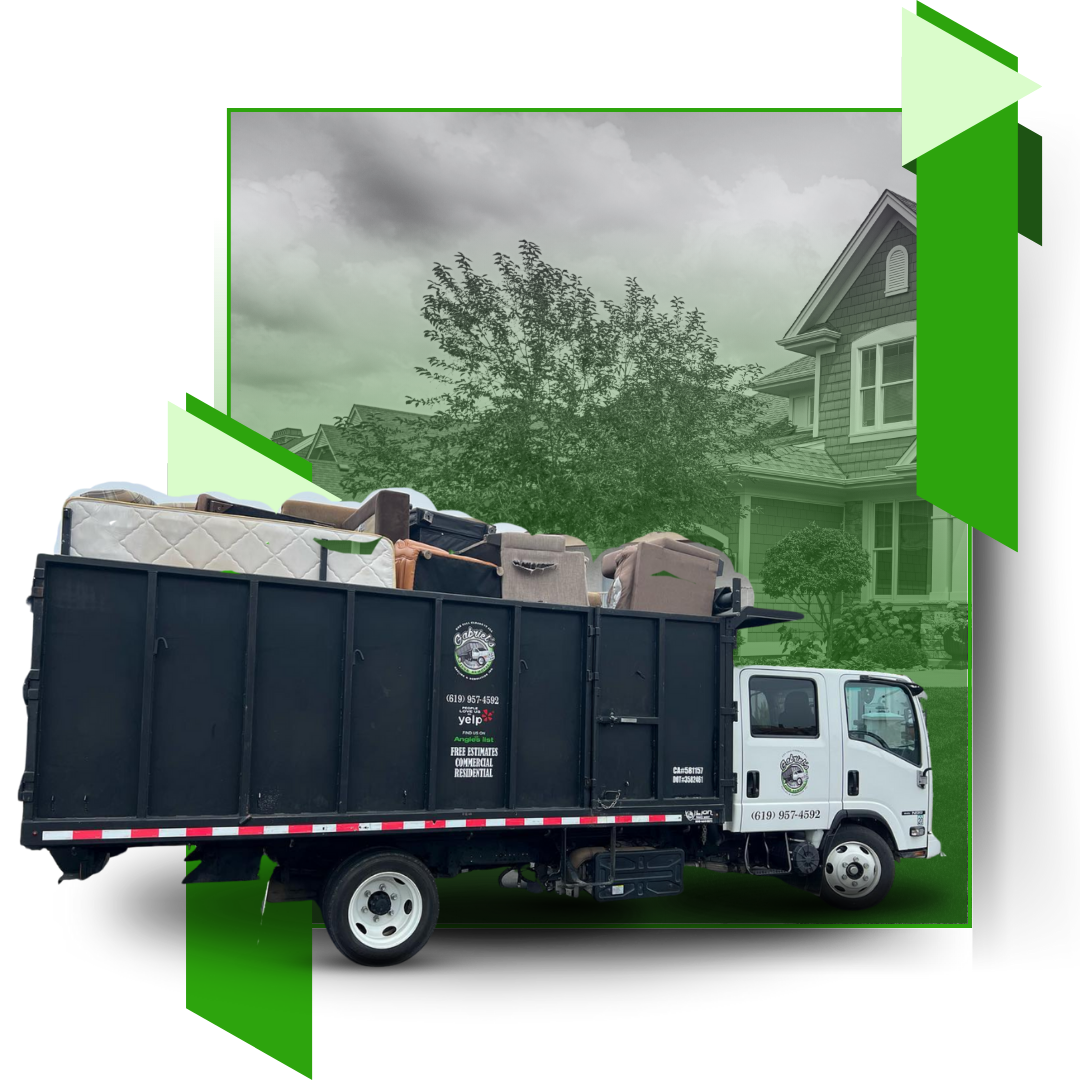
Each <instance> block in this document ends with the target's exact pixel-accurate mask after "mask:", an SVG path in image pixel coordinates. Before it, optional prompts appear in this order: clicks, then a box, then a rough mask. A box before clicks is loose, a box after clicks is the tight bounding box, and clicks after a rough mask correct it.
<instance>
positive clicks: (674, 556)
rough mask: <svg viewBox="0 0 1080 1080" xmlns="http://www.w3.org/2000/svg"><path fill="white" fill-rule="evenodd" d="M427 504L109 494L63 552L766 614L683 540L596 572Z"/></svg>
mask: <svg viewBox="0 0 1080 1080" xmlns="http://www.w3.org/2000/svg"><path fill="white" fill-rule="evenodd" d="M424 502H427V500H425V499H424V498H423V496H420V495H419V493H417V492H410V491H408V490H400V489H382V490H380V491H376V492H374V493H373V494H372V495H370V496H369V497H368V498H367V499H366V500H365V501H364V502H363V503H354V502H328V501H316V500H315V499H314V498H300V499H288V500H286V501H285V502H284V503H282V505H281V509H280V511H273V510H270V509H269V508H267V507H265V506H262V505H259V504H253V503H241V502H234V501H231V500H230V499H229V498H227V497H224V496H221V495H219V494H216V493H210V494H201V495H199V496H198V497H197V498H195V499H194V500H193V501H165V500H164V499H163V498H162V497H160V496H159V497H151V496H150V495H148V494H144V493H143V492H142V491H138V490H130V489H128V488H111V489H101V488H99V489H97V490H88V491H83V492H80V493H79V494H77V495H74V496H72V497H71V498H69V499H68V500H67V502H66V503H65V504H64V510H63V516H62V521H61V526H60V536H59V542H58V545H57V547H58V551H59V553H60V554H62V555H76V556H82V557H84V558H92V559H105V560H119V561H125V562H137V563H148V564H151V565H156V566H171V567H183V568H186V569H193V570H219V571H225V572H232V573H242V574H266V575H271V576H274V577H286V578H301V579H308V580H317V581H336V582H345V583H349V584H356V585H368V586H376V587H381V588H387V589H418V590H423V591H428V592H439V593H453V594H457V595H465V596H483V597H501V598H503V599H506V600H518V601H529V602H534V603H535V602H539V603H549V604H562V605H577V606H594V607H606V608H614V609H623V610H632V611H653V612H664V613H667V614H674V615H700V616H710V615H722V614H724V613H725V612H731V611H732V610H733V608H734V610H739V609H740V608H745V607H749V606H751V605H752V604H753V602H754V592H753V587H752V586H751V584H750V582H749V581H748V580H747V579H746V577H745V576H744V575H743V574H740V573H738V572H736V571H735V569H734V567H733V565H732V562H731V560H730V559H729V558H728V556H727V555H726V554H725V553H724V552H723V551H721V550H720V549H719V548H715V547H710V546H708V545H706V544H703V543H700V542H695V541H691V540H689V539H687V538H686V537H685V536H681V535H679V534H677V533H672V532H654V533H648V534H647V535H645V536H640V537H638V538H637V539H636V540H631V541H630V542H629V543H626V544H623V545H621V546H620V547H617V548H612V549H610V550H608V551H605V552H603V553H602V554H600V555H599V556H598V558H596V559H593V558H592V555H591V553H590V550H589V548H588V546H587V545H586V544H585V543H583V542H582V541H581V540H578V539H577V538H575V537H573V536H565V535H561V534H544V533H540V534H536V535H532V534H530V533H528V532H526V531H524V530H522V529H519V528H518V527H516V526H513V525H503V526H498V525H489V524H487V523H485V522H482V521H477V520H476V519H475V518H471V517H468V516H466V515H464V514H461V513H459V512H455V511H448V512H440V511H438V510H435V509H433V508H431V505H430V503H428V506H424V505H422V504H423V503H424Z"/></svg>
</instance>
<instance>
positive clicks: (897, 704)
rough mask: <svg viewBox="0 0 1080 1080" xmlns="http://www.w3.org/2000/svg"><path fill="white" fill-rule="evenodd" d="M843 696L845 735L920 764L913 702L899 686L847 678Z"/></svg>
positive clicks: (917, 731)
mask: <svg viewBox="0 0 1080 1080" xmlns="http://www.w3.org/2000/svg"><path fill="white" fill-rule="evenodd" d="M844 698H845V700H846V702H847V726H848V738H849V739H858V740H859V741H860V742H865V743H866V744H867V745H868V746H876V747H877V748H878V749H879V750H887V751H888V752H889V753H890V754H895V755H896V756H897V757H901V758H903V759H904V760H905V761H910V762H911V764H912V765H921V764H922V749H921V747H920V744H919V725H918V721H917V720H916V717H915V706H914V704H913V703H912V700H911V695H910V694H909V693H908V692H907V691H906V690H905V689H904V688H903V687H902V686H887V685H885V684H884V683H865V682H849V683H847V684H846V685H845V687H844Z"/></svg>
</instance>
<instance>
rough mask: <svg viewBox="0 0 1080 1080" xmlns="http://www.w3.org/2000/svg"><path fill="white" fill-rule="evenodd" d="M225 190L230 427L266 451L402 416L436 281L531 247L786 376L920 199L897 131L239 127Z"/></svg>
mask: <svg viewBox="0 0 1080 1080" xmlns="http://www.w3.org/2000/svg"><path fill="white" fill-rule="evenodd" d="M231 183H232V380H233V384H232V401H233V415H234V416H236V418H237V419H238V420H240V421H242V422H243V423H245V424H248V425H249V426H250V427H253V428H255V429H256V430H258V431H262V432H264V433H266V434H269V433H270V432H272V431H273V430H274V429H275V428H279V427H286V426H289V427H300V428H302V429H303V430H304V432H305V433H308V432H310V431H312V430H314V428H315V426H316V425H317V424H319V423H320V422H329V421H332V419H333V417H334V416H335V415H340V414H342V413H344V412H346V411H347V410H348V408H349V406H350V405H351V404H352V403H353V402H362V403H364V404H368V405H381V406H384V407H387V408H404V407H405V395H406V394H408V393H414V392H423V391H425V390H426V389H428V384H426V382H425V381H424V380H420V379H419V378H418V377H417V376H416V374H415V372H414V367H415V365H417V364H419V363H422V362H423V361H424V359H425V358H426V357H427V356H428V355H430V353H431V345H430V343H429V342H427V341H426V340H425V339H424V337H423V330H424V327H425V325H426V324H425V323H424V322H423V320H422V319H421V317H420V307H421V302H422V299H423V295H424V292H425V290H426V286H427V282H428V280H429V277H430V272H431V267H432V265H433V264H434V263H436V262H442V263H447V264H449V263H452V261H453V258H454V255H455V253H456V252H458V251H462V252H464V253H465V254H466V255H468V256H469V257H470V259H472V261H473V265H474V266H475V267H476V268H477V269H479V270H481V271H483V272H491V271H492V270H493V264H492V261H491V256H492V255H493V254H494V253H495V252H497V251H503V252H513V251H515V250H516V247H517V243H518V241H519V240H522V239H529V240H534V241H536V242H537V243H538V244H539V245H540V246H541V248H542V249H543V253H544V257H545V259H547V260H548V261H549V262H551V263H554V264H555V265H556V266H560V267H563V268H565V269H567V270H571V271H573V272H575V273H577V274H580V275H581V276H582V277H583V278H584V280H585V281H586V283H587V284H589V285H591V286H592V288H593V291H594V293H595V294H596V295H597V297H598V298H601V299H604V298H610V299H620V298H621V296H622V288H623V282H624V280H625V279H626V278H627V277H636V278H637V279H638V281H639V282H640V283H641V284H642V285H643V286H644V288H645V289H646V290H647V291H648V292H650V293H652V294H655V295H656V296H658V297H660V298H661V299H664V300H667V299H670V298H671V297H672V296H681V297H683V298H684V299H685V300H686V302H687V304H688V305H690V306H691V307H698V308H700V309H701V310H702V311H703V312H704V314H705V317H706V324H707V326H708V328H709V331H710V332H711V333H712V334H713V335H714V336H715V337H716V338H718V339H719V342H720V354H721V357H722V358H723V359H724V360H725V361H728V362H734V363H758V364H761V365H763V366H764V367H765V368H766V369H772V368H776V367H779V366H780V365H781V364H784V363H786V362H787V361H788V360H790V359H792V356H791V354H790V353H786V352H784V351H783V350H782V349H781V348H780V347H779V346H778V345H776V339H777V338H779V337H781V336H782V335H783V334H784V332H785V330H786V329H787V328H788V326H789V325H790V323H791V322H792V321H793V320H794V318H795V316H796V315H797V314H798V312H799V309H800V308H801V307H802V305H803V304H804V303H805V301H806V300H807V299H808V298H809V296H810V293H811V292H812V291H813V289H814V287H815V286H816V285H817V283H818V282H819V281H820V280H821V278H822V276H823V275H824V274H825V272H826V271H827V270H828V268H829V267H830V266H831V265H832V263H833V261H834V260H835V258H836V257H837V255H838V254H839V253H840V251H841V249H842V248H843V246H844V244H845V243H846V242H847V240H848V239H849V238H850V236H851V234H852V233H853V232H854V230H855V229H856V227H857V226H858V224H859V222H860V221H861V220H862V219H863V217H864V216H865V215H866V213H867V211H868V210H869V209H870V207H871V206H872V205H873V203H874V201H875V199H876V198H877V197H878V195H879V194H880V193H881V191H882V189H883V188H886V187H889V188H892V189H893V190H894V191H898V192H899V193H900V194H902V195H906V196H908V197H910V198H914V197H915V177H914V176H912V175H911V174H910V173H908V172H906V171H905V170H904V169H902V168H901V167H900V115H899V113H239V114H237V113H234V114H233V117H232V181H231Z"/></svg>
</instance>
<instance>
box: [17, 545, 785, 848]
mask: <svg viewBox="0 0 1080 1080" xmlns="http://www.w3.org/2000/svg"><path fill="white" fill-rule="evenodd" d="M31 601H32V607H33V612H34V636H33V659H32V670H31V672H30V675H29V676H28V679H27V683H26V690H25V697H26V702H27V710H28V720H29V731H28V744H27V768H26V773H25V775H24V777H23V783H22V786H21V789H20V797H21V798H22V799H23V801H24V804H25V805H24V825H23V836H22V839H23V843H24V844H26V845H28V846H33V847H37V846H40V845H42V844H49V843H71V842H73V841H86V842H95V841H100V842H102V843H107V842H117V841H122V842H123V843H124V844H125V845H126V844H127V843H128V842H138V841H148V842H162V841H165V842H176V843H182V842H184V841H185V840H186V839H187V838H190V837H197V836H237V835H239V836H247V835H272V834H280V833H305V832H316V833H319V832H334V831H338V832H345V831H356V830H366V829H384V828H390V829H393V828H409V827H410V825H412V826H413V827H431V826H432V825H433V824H434V825H440V824H445V825H446V827H448V828H449V827H453V826H455V825H457V826H459V827H460V826H464V825H465V824H466V822H467V821H471V819H478V818H484V819H491V818H499V819H503V818H505V819H506V821H505V824H506V825H517V824H521V825H533V824H536V825H542V824H546V823H548V819H551V820H550V823H551V824H556V823H558V822H557V821H556V820H555V819H559V818H562V817H567V816H571V817H572V819H573V820H580V821H581V823H583V824H584V823H587V822H588V821H590V820H592V817H593V816H598V815H619V816H620V818H619V819H620V820H624V818H623V815H635V818H634V820H641V818H640V817H636V815H647V817H646V818H645V820H649V819H650V818H651V819H653V820H674V816H675V815H677V816H678V817H679V818H682V816H683V814H684V813H685V811H686V810H687V809H693V808H711V809H713V810H715V811H716V812H717V813H718V814H719V815H721V816H722V817H724V818H727V817H728V816H729V815H730V810H731V796H732V789H733V779H734V778H733V775H732V768H731V724H732V714H731V705H732V698H733V693H732V677H733V648H734V630H735V628H736V626H738V625H754V624H758V625H760V624H761V623H762V622H772V621H784V620H788V619H791V618H796V617H797V616H794V615H791V614H789V613H784V612H763V611H755V609H752V608H751V609H747V610H746V611H744V612H742V613H741V614H740V615H737V616H732V617H719V618H697V617H691V616H676V615H656V614H650V613H641V612H622V611H609V610H603V609H599V608H586V607H557V606H554V605H547V604H530V603H518V602H513V601H507V600H492V599H477V598H472V597H465V596H452V595H439V594H432V593H418V592H416V593H414V592H407V591H401V590H388V589H378V588H367V587H362V586H351V585H340V584H334V583H325V582H316V581H311V582H308V581H296V580H287V579H281V578H269V577H257V576H250V575H243V574H231V573H220V572H214V571H195V570H181V569H172V568H164V567H155V566H146V565H140V564H131V563H118V562H105V561H98V560H90V559H81V558H71V557H65V556H44V555H43V556H40V557H39V559H38V567H37V572H36V576H35V581H34V590H33V596H32V598H31ZM660 815H664V816H663V817H661V816H660ZM668 815H671V816H668ZM603 820H610V818H604V819H603ZM625 820H630V818H629V817H626V818H625Z"/></svg>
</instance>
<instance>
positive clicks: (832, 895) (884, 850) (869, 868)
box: [821, 825, 896, 910]
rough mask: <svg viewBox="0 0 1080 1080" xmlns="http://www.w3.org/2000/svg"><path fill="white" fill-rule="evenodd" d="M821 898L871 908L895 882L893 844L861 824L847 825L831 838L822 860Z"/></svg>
mask: <svg viewBox="0 0 1080 1080" xmlns="http://www.w3.org/2000/svg"><path fill="white" fill-rule="evenodd" d="M821 863H822V865H821V898H822V899H823V900H826V901H828V902H829V903H830V904H833V905H835V906H836V907H839V908H848V909H851V910H854V909H857V908H868V907H871V906H872V905H873V904H876V903H877V902H878V901H879V900H881V899H882V898H883V897H884V896H885V894H886V893H887V892H888V891H889V889H890V887H891V886H892V883H893V872H894V870H895V868H896V864H895V862H894V861H893V854H892V851H891V850H890V849H889V845H888V844H887V843H885V841H884V840H882V838H881V837H880V836H878V834H877V833H876V832H873V831H872V830H870V829H865V828H863V827H862V826H861V825H845V826H843V827H842V828H840V829H839V830H838V831H837V833H836V835H835V836H834V837H833V838H832V839H831V840H829V841H828V846H827V848H826V850H824V851H823V852H822V860H821Z"/></svg>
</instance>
